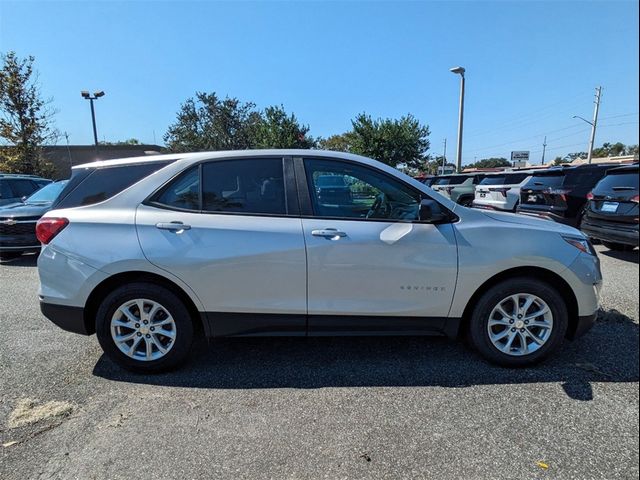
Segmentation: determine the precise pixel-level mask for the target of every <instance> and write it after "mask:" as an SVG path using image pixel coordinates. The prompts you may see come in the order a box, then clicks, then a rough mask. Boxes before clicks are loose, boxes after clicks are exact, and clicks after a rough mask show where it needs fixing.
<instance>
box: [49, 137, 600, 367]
mask: <svg viewBox="0 0 640 480" xmlns="http://www.w3.org/2000/svg"><path fill="white" fill-rule="evenodd" d="M328 176H330V177H332V182H331V184H332V185H337V184H339V186H340V190H341V192H340V193H339V194H338V193H335V192H334V193H332V194H325V193H326V192H324V193H323V184H324V183H326V178H327V177H328ZM335 176H337V177H341V178H342V180H340V181H336V180H335V178H334V177H335ZM342 190H344V192H343V191H342ZM37 233H38V238H39V239H40V241H41V242H42V244H43V248H42V253H41V255H40V257H39V259H38V270H39V274H40V282H41V288H40V302H41V309H42V312H43V313H44V315H45V316H47V317H48V318H49V319H51V320H52V321H53V322H54V323H56V324H57V325H59V326H60V327H62V328H63V329H65V330H69V331H72V332H76V333H81V334H85V335H90V334H93V333H96V334H97V337H98V341H99V342H100V345H101V346H102V348H103V349H104V351H105V352H106V353H107V355H108V356H109V357H111V358H112V359H113V360H114V361H115V362H117V363H119V364H120V365H122V366H124V367H125V368H129V369H132V370H136V371H143V372H155V371H160V370H165V369H168V368H172V367H175V366H176V365H178V364H179V363H181V362H182V361H184V360H185V359H186V358H187V356H188V354H189V351H190V348H191V345H192V342H193V341H194V339H196V338H199V337H203V336H207V337H217V336H268V335H293V336H312V335H353V334H359V335H378V334H388V335H397V334H403V335H432V334H435V335H442V334H444V335H447V336H449V337H452V338H453V337H457V336H458V335H459V334H463V333H464V334H468V336H469V338H470V339H471V343H472V344H473V345H474V346H475V348H476V349H477V350H478V351H479V352H480V353H481V354H482V355H483V356H484V357H485V358H487V359H488V360H490V361H492V362H496V363H499V364H502V365H507V366H524V365H530V364H533V363H536V362H538V361H540V360H542V359H543V358H545V357H547V356H548V355H550V354H551V353H552V352H554V351H556V350H557V349H558V348H559V347H560V345H561V343H562V342H563V339H564V338H565V337H576V336H578V335H580V334H582V333H583V332H585V331H586V330H587V329H588V328H589V327H590V326H591V324H592V323H593V321H594V319H595V316H596V311H597V309H598V292H599V288H600V285H601V274H600V266H599V261H598V258H597V256H596V254H595V252H594V251H593V249H592V247H591V245H590V244H589V242H588V241H587V239H586V238H585V236H584V235H583V234H582V233H580V232H579V231H578V230H575V229H573V228H571V227H567V226H564V225H560V224H555V223H550V222H548V221H545V220H539V219H535V218H529V217H524V216H518V215H513V214H508V213H497V212H484V211H480V210H472V209H468V208H465V207H462V206H460V205H456V204H455V203H454V202H452V201H450V200H449V199H446V198H443V197H442V196H440V195H438V194H437V193H435V192H434V191H433V190H431V189H430V188H429V187H427V186H426V185H424V184H422V183H420V182H418V181H416V180H414V179H412V178H410V177H408V176H406V175H404V174H402V173H400V172H398V171H397V170H394V169H393V168H391V167H388V166H386V165H384V164H382V163H379V162H376V161H374V160H370V159H367V158H363V157H359V156H355V155H350V154H342V153H337V152H323V151H314V150H265V151H243V152H216V153H194V154H180V155H167V156H154V157H144V158H137V159H125V160H110V161H104V162H97V163H92V164H87V165H83V166H77V167H74V168H73V175H72V178H71V180H70V181H69V183H68V184H67V185H66V187H65V189H64V190H63V192H62V193H61V195H60V197H59V199H58V201H57V203H56V204H55V205H54V207H53V210H51V211H49V212H48V213H47V214H46V215H45V216H44V217H43V218H42V219H41V220H40V221H39V223H38V226H37Z"/></svg>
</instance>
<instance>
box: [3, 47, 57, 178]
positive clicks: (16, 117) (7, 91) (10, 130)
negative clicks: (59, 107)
mask: <svg viewBox="0 0 640 480" xmlns="http://www.w3.org/2000/svg"><path fill="white" fill-rule="evenodd" d="M34 61H35V58H34V57H32V56H29V57H27V58H24V59H20V58H18V57H17V55H16V54H15V52H9V53H7V54H6V55H2V66H1V69H0V138H1V139H2V143H3V144H4V148H2V149H1V150H0V170H2V171H7V172H14V173H29V174H38V175H43V176H50V175H53V174H54V173H55V167H54V166H53V165H52V164H51V163H49V162H46V161H45V160H44V159H43V158H42V156H41V150H42V145H44V144H45V143H48V142H53V141H55V139H56V138H57V131H56V130H55V128H54V126H53V115H54V114H55V111H54V110H53V109H52V108H50V104H51V100H45V99H43V98H42V96H41V94H40V86H39V84H38V79H37V73H36V72H35V71H34V69H33V62H34Z"/></svg>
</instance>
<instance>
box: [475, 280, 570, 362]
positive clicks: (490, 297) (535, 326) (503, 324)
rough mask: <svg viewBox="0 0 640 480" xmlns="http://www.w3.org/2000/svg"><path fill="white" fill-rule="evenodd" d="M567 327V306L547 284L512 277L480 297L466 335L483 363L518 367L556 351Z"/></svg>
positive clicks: (538, 360) (537, 360)
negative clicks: (485, 361) (485, 360)
mask: <svg viewBox="0 0 640 480" xmlns="http://www.w3.org/2000/svg"><path fill="white" fill-rule="evenodd" d="M567 326H568V313H567V306H566V304H565V302H564V299H563V298H562V296H561V295H560V294H559V293H558V292H557V291H556V290H555V289H554V288H553V287H552V286H551V285H549V284H547V283H546V282H543V281H540V280H537V279H529V278H513V279H509V280H506V281H503V282H501V283H499V284H497V285H495V286H494V287H492V288H490V289H489V290H488V291H487V292H486V293H485V294H484V295H482V297H481V298H480V300H479V301H478V303H477V305H476V307H475V308H474V311H473V314H472V317H471V323H470V325H469V334H470V335H469V336H470V339H471V343H472V344H473V346H474V347H475V348H476V349H477V350H478V351H479V352H480V354H481V355H482V356H483V357H484V358H486V359H487V360H489V361H491V362H493V363H496V364H498V365H502V366H506V367H522V366H527V365H532V364H535V363H538V362H540V361H542V360H544V359H545V358H547V357H548V356H549V355H550V354H552V353H553V352H554V351H556V350H557V349H558V348H559V347H560V345H561V344H562V341H563V339H564V336H565V333H566V331H567Z"/></svg>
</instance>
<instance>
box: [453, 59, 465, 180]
mask: <svg viewBox="0 0 640 480" xmlns="http://www.w3.org/2000/svg"><path fill="white" fill-rule="evenodd" d="M450 71H451V73H455V74H457V75H460V109H459V112H458V151H457V152H456V170H457V172H458V173H460V172H461V171H462V126H463V121H464V72H465V69H464V68H463V67H454V68H451V69H450Z"/></svg>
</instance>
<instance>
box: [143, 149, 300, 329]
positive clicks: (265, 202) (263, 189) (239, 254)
mask: <svg viewBox="0 0 640 480" xmlns="http://www.w3.org/2000/svg"><path fill="white" fill-rule="evenodd" d="M283 167H284V163H283V159H282V158H242V159H228V160H215V161H210V162H204V163H202V164H199V165H195V166H193V167H191V168H190V169H188V170H187V171H185V172H183V173H181V174H180V175H179V176H177V177H176V178H175V179H173V180H172V181H171V182H169V183H168V184H167V185H166V186H165V187H163V188H162V189H161V190H160V191H159V192H158V193H157V194H155V195H154V196H152V197H151V199H150V200H149V201H147V202H145V203H144V204H142V205H140V206H139V207H138V210H137V215H136V225H137V229H138V235H139V238H140V244H141V246H142V250H143V251H144V254H145V256H146V257H147V258H148V259H149V261H151V262H152V263H153V264H155V265H157V266H158V267H160V268H162V269H164V270H166V271H168V272H170V273H171V274H173V275H176V276H177V277H179V278H180V279H181V280H182V281H184V282H185V283H186V284H188V285H189V286H190V287H191V288H192V289H193V291H194V292H195V293H196V295H197V296H198V297H199V298H200V300H201V301H202V302H203V304H204V305H205V309H206V311H207V314H208V316H209V318H210V323H211V324H212V325H213V333H214V334H215V335H252V334H260V333H280V334H288V335H296V334H299V335H304V334H305V332H306V318H305V315H306V301H307V297H306V294H307V292H306V258H305V246H304V239H303V235H302V223H301V219H300V218H299V215H298V211H297V202H296V201H295V200H296V199H295V198H293V200H294V201H291V200H292V199H291V196H290V195H288V194H287V191H286V190H287V186H286V182H285V175H284V168H283ZM287 168H289V167H287Z"/></svg>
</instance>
